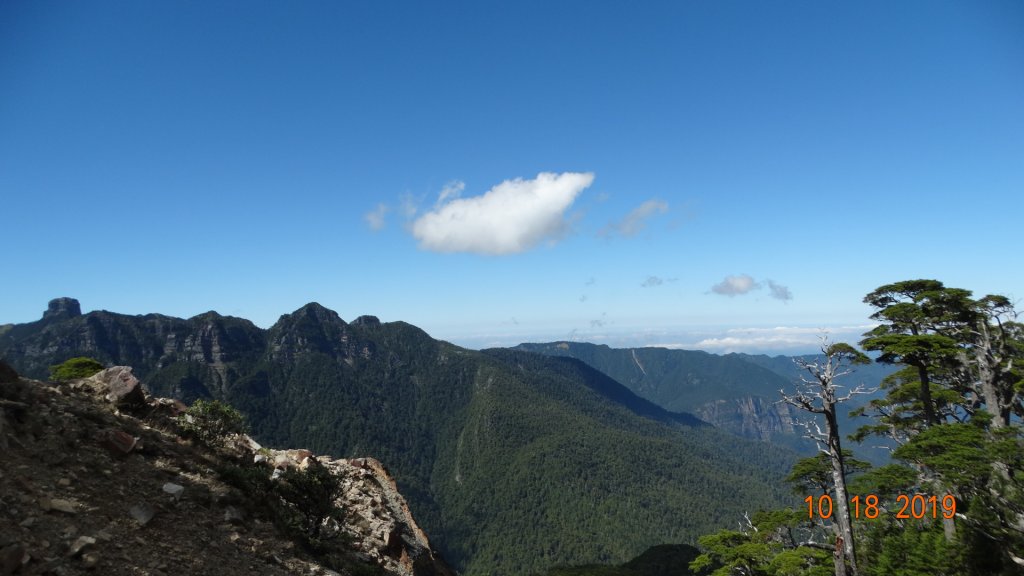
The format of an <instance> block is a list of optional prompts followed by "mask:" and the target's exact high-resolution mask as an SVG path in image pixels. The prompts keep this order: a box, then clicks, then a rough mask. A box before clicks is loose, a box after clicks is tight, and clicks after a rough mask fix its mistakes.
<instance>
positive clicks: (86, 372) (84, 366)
mask: <svg viewBox="0 0 1024 576" xmlns="http://www.w3.org/2000/svg"><path fill="white" fill-rule="evenodd" d="M101 370H103V364H100V363H99V362H97V361H96V360H93V359H92V358H86V357H84V356H79V357H78V358H71V359H70V360H66V361H64V362H62V363H61V364H57V365H55V366H50V380H51V381H53V382H66V381H68V380H74V379H76V378H88V377H90V376H92V375H93V374H96V373H97V372H100V371H101Z"/></svg>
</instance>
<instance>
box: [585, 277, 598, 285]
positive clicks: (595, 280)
mask: <svg viewBox="0 0 1024 576" xmlns="http://www.w3.org/2000/svg"><path fill="white" fill-rule="evenodd" d="M595 283H597V279H595V278H594V277H593V276H591V277H590V278H588V279H587V281H586V282H585V283H584V284H583V285H584V286H593V285H594V284H595Z"/></svg>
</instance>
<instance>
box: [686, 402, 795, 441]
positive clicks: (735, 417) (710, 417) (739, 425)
mask: <svg viewBox="0 0 1024 576" xmlns="http://www.w3.org/2000/svg"><path fill="white" fill-rule="evenodd" d="M697 415H698V416H700V418H701V420H704V421H705V422H710V423H711V424H713V425H715V426H717V427H719V428H722V429H723V430H729V431H731V432H734V433H736V434H739V435H741V436H744V437H747V438H754V439H757V440H763V441H766V442H770V441H772V440H773V439H776V438H777V436H778V435H780V434H795V433H796V432H797V431H796V429H795V428H794V426H793V418H794V414H793V408H792V407H790V406H789V405H786V404H782V403H780V402H771V401H769V400H767V399H765V398H762V397H760V396H743V397H740V398H732V399H728V400H717V401H715V402H709V403H707V404H705V405H704V406H702V407H701V408H699V409H698V410H697Z"/></svg>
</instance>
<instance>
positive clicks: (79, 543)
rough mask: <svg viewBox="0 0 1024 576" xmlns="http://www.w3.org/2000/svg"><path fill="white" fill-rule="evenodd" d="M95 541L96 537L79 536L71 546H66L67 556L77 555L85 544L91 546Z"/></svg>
mask: <svg viewBox="0 0 1024 576" xmlns="http://www.w3.org/2000/svg"><path fill="white" fill-rule="evenodd" d="M95 543H96V539H95V538H93V537H91V536H79V537H78V539H77V540H75V541H74V542H73V543H72V544H71V548H68V556H71V557H75V556H78V555H79V554H81V553H82V550H84V549H85V548H86V547H87V546H92V545H93V544H95Z"/></svg>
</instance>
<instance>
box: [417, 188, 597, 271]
mask: <svg viewBox="0 0 1024 576" xmlns="http://www.w3.org/2000/svg"><path fill="white" fill-rule="evenodd" d="M593 181H594V175H593V173H576V172H565V173H562V174H554V173H550V172H544V173H541V174H538V175H537V177H536V178H534V179H532V180H524V179H522V178H517V179H515V180H506V181H504V182H502V183H501V184H498V185H497V186H495V187H493V188H491V189H490V190H488V191H487V192H486V193H485V194H483V195H482V196H474V197H470V198H462V197H459V195H460V194H461V193H462V189H463V188H464V186H463V185H462V183H461V182H458V183H454V184H452V183H450V184H448V185H446V186H445V187H444V189H443V190H441V193H440V195H439V196H438V201H437V203H436V204H435V206H434V209H433V210H431V211H430V212H427V213H426V214H423V215H422V216H420V217H419V218H417V219H416V221H415V222H413V224H412V235H413V236H414V237H415V238H416V239H417V240H419V244H420V248H423V249H424V250H431V251H434V252H471V253H475V254H487V255H501V254H515V253H518V252H524V251H526V250H529V249H531V248H534V247H535V246H537V245H538V244H539V243H540V242H542V241H544V240H550V241H554V240H556V239H558V238H559V237H560V236H561V235H562V234H564V233H565V231H566V230H567V228H568V225H569V224H568V222H567V220H566V212H567V211H568V209H569V207H570V206H571V205H572V203H573V201H574V200H575V199H576V197H577V196H578V195H579V194H580V192H582V191H583V190H584V189H585V188H587V187H588V186H590V184H591V183H592V182H593Z"/></svg>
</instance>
